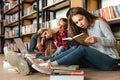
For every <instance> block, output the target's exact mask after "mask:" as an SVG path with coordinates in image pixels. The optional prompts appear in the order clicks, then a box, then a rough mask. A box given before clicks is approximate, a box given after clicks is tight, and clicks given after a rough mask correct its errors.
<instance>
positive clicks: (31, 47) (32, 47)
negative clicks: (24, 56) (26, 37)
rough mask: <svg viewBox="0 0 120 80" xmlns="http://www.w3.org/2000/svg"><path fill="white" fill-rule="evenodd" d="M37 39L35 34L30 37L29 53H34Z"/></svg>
mask: <svg viewBox="0 0 120 80" xmlns="http://www.w3.org/2000/svg"><path fill="white" fill-rule="evenodd" d="M37 38H38V35H37V34H33V35H32V37H31V40H30V47H29V49H28V51H29V52H34V49H35V47H36V45H37Z"/></svg>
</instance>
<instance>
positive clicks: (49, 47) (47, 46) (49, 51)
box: [37, 28, 56, 56]
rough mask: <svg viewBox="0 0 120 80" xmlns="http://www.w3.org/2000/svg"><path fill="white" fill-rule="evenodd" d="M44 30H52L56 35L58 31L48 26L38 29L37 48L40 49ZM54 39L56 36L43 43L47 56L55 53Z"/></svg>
mask: <svg viewBox="0 0 120 80" xmlns="http://www.w3.org/2000/svg"><path fill="white" fill-rule="evenodd" d="M44 31H48V32H51V33H52V35H54V34H55V33H56V31H55V30H52V29H48V28H40V29H39V30H38V40H37V48H38V49H40V48H39V47H40V44H41V39H42V37H41V35H42V33H43V32H44ZM53 41H54V38H53V37H52V38H50V39H48V40H46V41H45V43H44V44H43V45H44V48H45V56H50V55H51V54H52V53H53V50H52V43H53Z"/></svg>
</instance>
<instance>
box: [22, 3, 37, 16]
mask: <svg viewBox="0 0 120 80" xmlns="http://www.w3.org/2000/svg"><path fill="white" fill-rule="evenodd" d="M36 10H37V3H36V2H35V3H33V4H32V6H30V7H28V8H26V9H24V12H23V15H24V16H25V15H28V14H30V13H33V12H35V11H36Z"/></svg>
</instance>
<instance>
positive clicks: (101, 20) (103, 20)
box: [95, 18, 108, 23]
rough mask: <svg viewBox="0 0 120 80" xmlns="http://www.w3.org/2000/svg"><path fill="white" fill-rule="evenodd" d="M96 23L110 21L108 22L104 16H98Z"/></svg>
mask: <svg viewBox="0 0 120 80" xmlns="http://www.w3.org/2000/svg"><path fill="white" fill-rule="evenodd" d="M95 23H108V22H107V21H106V20H105V19H103V18H98V19H96V20H95Z"/></svg>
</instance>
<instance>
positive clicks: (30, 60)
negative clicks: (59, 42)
mask: <svg viewBox="0 0 120 80" xmlns="http://www.w3.org/2000/svg"><path fill="white" fill-rule="evenodd" d="M26 60H27V62H29V64H31V65H32V64H40V63H44V62H45V61H44V60H42V59H33V58H31V57H26Z"/></svg>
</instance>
